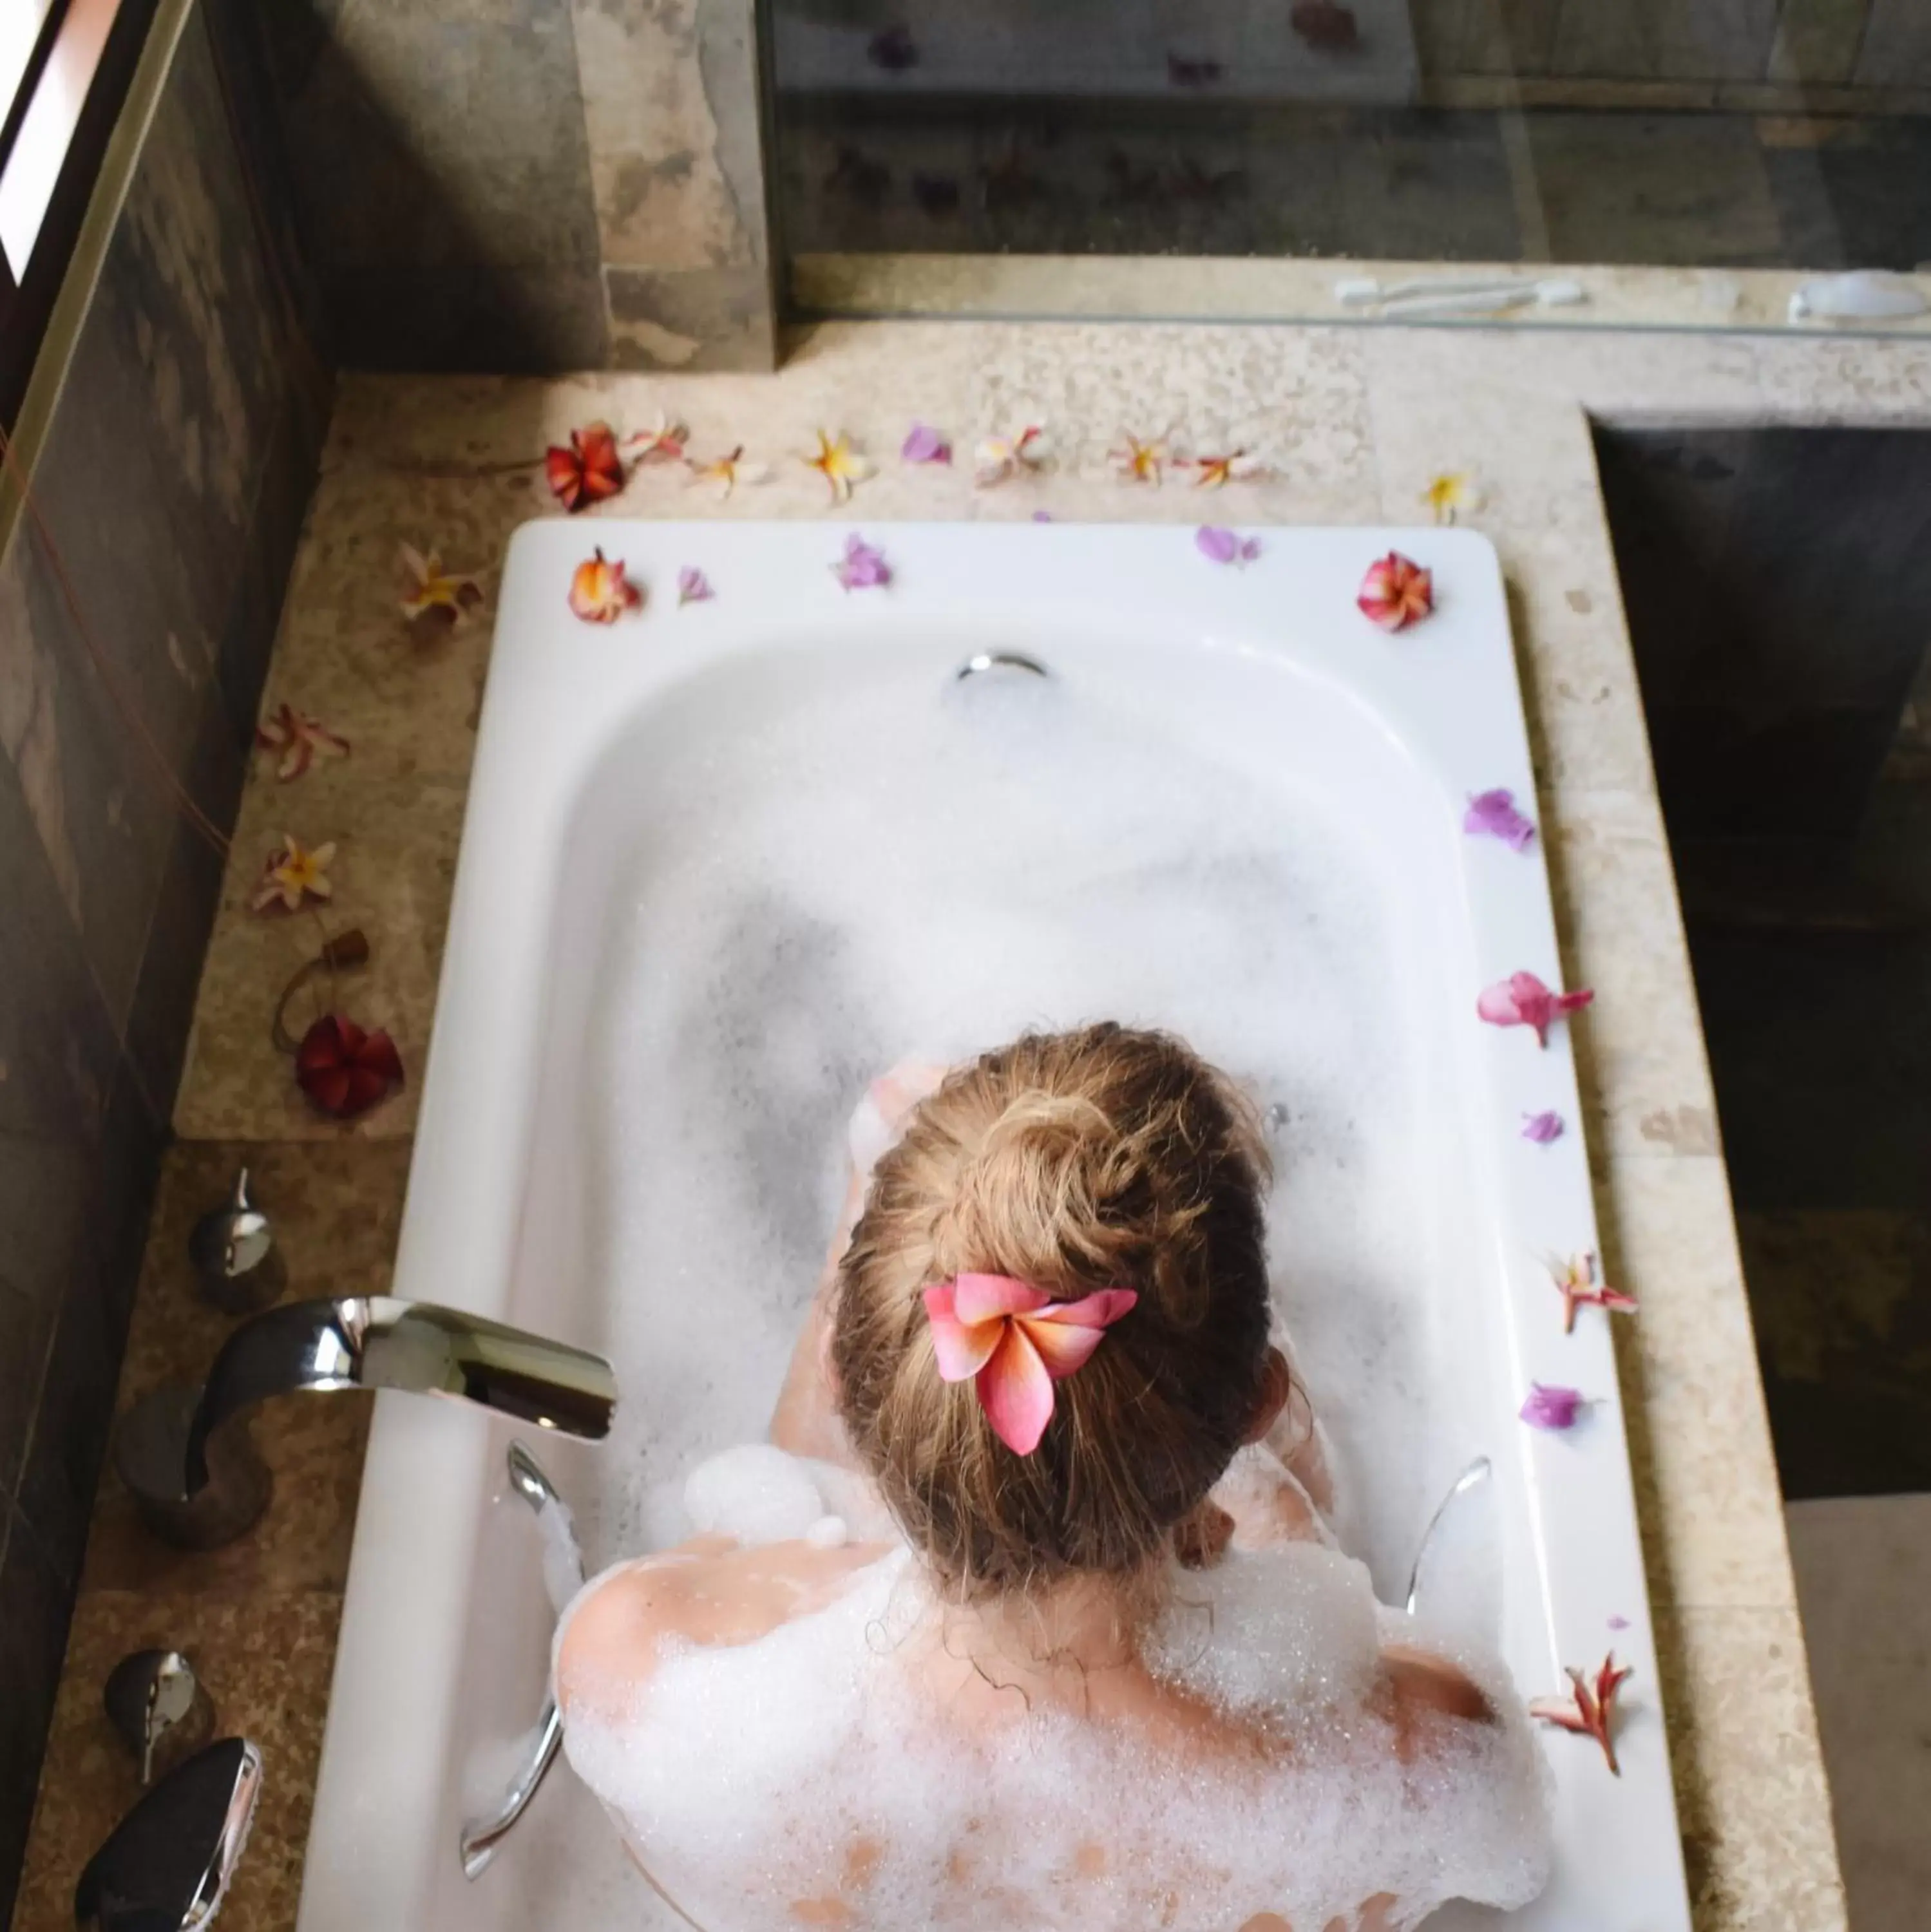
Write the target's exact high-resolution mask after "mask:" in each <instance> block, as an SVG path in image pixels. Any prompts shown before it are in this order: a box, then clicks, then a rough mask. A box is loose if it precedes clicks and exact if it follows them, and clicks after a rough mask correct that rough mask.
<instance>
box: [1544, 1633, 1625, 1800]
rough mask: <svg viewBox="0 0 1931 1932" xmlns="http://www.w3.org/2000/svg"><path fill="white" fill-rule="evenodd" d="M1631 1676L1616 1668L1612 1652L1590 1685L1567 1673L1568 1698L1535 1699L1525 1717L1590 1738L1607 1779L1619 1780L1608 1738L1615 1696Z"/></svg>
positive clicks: (1580, 1675)
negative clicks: (1604, 1764) (1604, 1763)
mask: <svg viewBox="0 0 1931 1932" xmlns="http://www.w3.org/2000/svg"><path fill="white" fill-rule="evenodd" d="M1632 1675H1634V1673H1632V1672H1631V1671H1629V1670H1617V1668H1616V1653H1615V1652H1614V1651H1613V1650H1612V1651H1611V1652H1610V1653H1609V1655H1608V1656H1607V1657H1605V1658H1604V1659H1603V1660H1602V1668H1601V1669H1600V1670H1598V1671H1597V1672H1596V1679H1595V1682H1593V1683H1591V1682H1590V1680H1589V1679H1587V1677H1585V1676H1584V1675H1583V1673H1581V1671H1579V1670H1569V1685H1570V1687H1571V1688H1570V1694H1569V1696H1568V1697H1535V1698H1532V1699H1530V1703H1529V1715H1530V1717H1532V1718H1540V1719H1541V1720H1542V1722H1543V1723H1544V1724H1560V1726H1561V1727H1562V1728H1563V1730H1566V1731H1574V1732H1575V1733H1576V1734H1577V1736H1579V1737H1585V1738H1593V1739H1595V1740H1596V1742H1597V1743H1598V1744H1599V1745H1601V1746H1602V1755H1603V1757H1604V1758H1605V1760H1607V1762H1608V1766H1609V1769H1610V1772H1611V1775H1613V1776H1614V1777H1617V1778H1620V1777H1621V1776H1622V1775H1623V1771H1622V1767H1621V1766H1620V1765H1618V1764H1617V1762H1616V1746H1615V1744H1614V1741H1613V1739H1612V1738H1611V1732H1612V1730H1614V1727H1615V1721H1616V1694H1617V1692H1618V1691H1620V1690H1621V1689H1622V1688H1623V1685H1625V1684H1626V1682H1628V1681H1629V1679H1630V1677H1631V1676H1632Z"/></svg>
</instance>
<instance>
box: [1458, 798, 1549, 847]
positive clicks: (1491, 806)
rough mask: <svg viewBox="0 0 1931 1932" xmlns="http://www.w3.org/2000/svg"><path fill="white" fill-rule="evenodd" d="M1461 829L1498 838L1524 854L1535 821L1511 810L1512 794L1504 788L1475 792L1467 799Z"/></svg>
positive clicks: (1512, 808)
mask: <svg viewBox="0 0 1931 1932" xmlns="http://www.w3.org/2000/svg"><path fill="white" fill-rule="evenodd" d="M1461 829H1463V831H1464V832H1470V833H1474V834H1478V835H1479V834H1483V833H1485V834H1486V835H1488V837H1489V838H1499V839H1500V840H1501V841H1502V842H1503V844H1505V845H1509V846H1512V847H1514V848H1515V850H1517V851H1518V852H1526V851H1527V850H1528V849H1529V847H1530V845H1531V844H1533V842H1534V840H1535V836H1536V822H1535V820H1533V818H1530V817H1527V815H1526V814H1524V813H1522V812H1520V811H1517V810H1516V809H1515V794H1514V793H1512V792H1511V791H1509V790H1506V789H1501V790H1495V791H1485V792H1478V793H1476V796H1474V797H1473V798H1471V799H1470V800H1469V801H1468V810H1467V812H1466V813H1464V814H1463V817H1462V821H1461Z"/></svg>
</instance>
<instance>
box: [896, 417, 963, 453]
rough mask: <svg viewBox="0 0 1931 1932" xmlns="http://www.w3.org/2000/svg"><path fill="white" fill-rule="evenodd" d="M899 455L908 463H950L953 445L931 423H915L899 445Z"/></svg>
mask: <svg viewBox="0 0 1931 1932" xmlns="http://www.w3.org/2000/svg"><path fill="white" fill-rule="evenodd" d="M899 458H900V459H901V460H902V461H904V462H906V463H950V461H951V460H952V446H951V444H950V443H947V441H946V440H945V438H944V436H943V435H942V434H941V433H940V432H939V431H937V430H935V429H934V428H932V425H930V424H929V423H914V424H913V425H912V426H911V429H910V430H909V431H908V432H907V433H906V436H905V441H904V443H902V445H901V446H899Z"/></svg>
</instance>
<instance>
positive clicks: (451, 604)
mask: <svg viewBox="0 0 1931 1932" xmlns="http://www.w3.org/2000/svg"><path fill="white" fill-rule="evenodd" d="M397 550H398V554H399V555H400V556H401V559H402V575H403V597H402V614H403V615H404V616H405V617H407V618H408V619H410V620H411V621H412V622H413V620H414V619H416V618H418V617H426V616H428V615H429V614H430V613H431V611H434V613H436V614H437V616H439V617H440V618H442V619H443V621H444V622H446V623H447V624H448V625H449V626H450V628H452V629H454V628H455V626H456V625H459V624H461V622H463V621H464V619H466V618H467V616H469V614H470V611H471V610H473V609H475V607H476V606H477V605H478V604H480V603H481V602H482V601H483V594H482V585H481V584H479V583H478V582H477V581H476V579H475V578H474V577H472V576H470V575H469V574H467V572H466V571H455V570H445V569H444V568H443V559H442V558H441V557H440V556H439V555H438V554H437V553H436V552H435V551H434V550H431V551H430V552H429V553H428V555H427V556H425V555H424V553H422V551H421V550H418V549H416V547H415V546H414V545H413V544H398V545H397Z"/></svg>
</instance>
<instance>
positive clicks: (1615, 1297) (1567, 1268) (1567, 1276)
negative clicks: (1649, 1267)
mask: <svg viewBox="0 0 1931 1932" xmlns="http://www.w3.org/2000/svg"><path fill="white" fill-rule="evenodd" d="M1543 1266H1544V1267H1545V1268H1547V1269H1548V1271H1549V1276H1550V1279H1551V1280H1553V1281H1554V1283H1555V1285H1556V1291H1557V1293H1558V1294H1559V1295H1561V1297H1562V1332H1563V1334H1565V1335H1571V1334H1574V1333H1575V1311H1576V1310H1578V1308H1599V1309H1601V1310H1602V1311H1603V1313H1605V1314H1606V1315H1633V1314H1635V1312H1636V1298H1635V1296H1634V1295H1626V1294H1625V1293H1624V1292H1623V1290H1622V1289H1620V1288H1611V1286H1609V1284H1608V1283H1607V1282H1602V1281H1598V1280H1596V1257H1595V1256H1593V1255H1572V1256H1570V1257H1569V1259H1568V1260H1567V1261H1562V1260H1560V1259H1557V1258H1556V1257H1555V1256H1549V1257H1548V1259H1546V1260H1545V1262H1543Z"/></svg>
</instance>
